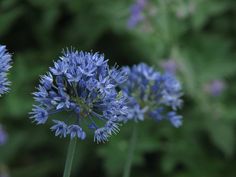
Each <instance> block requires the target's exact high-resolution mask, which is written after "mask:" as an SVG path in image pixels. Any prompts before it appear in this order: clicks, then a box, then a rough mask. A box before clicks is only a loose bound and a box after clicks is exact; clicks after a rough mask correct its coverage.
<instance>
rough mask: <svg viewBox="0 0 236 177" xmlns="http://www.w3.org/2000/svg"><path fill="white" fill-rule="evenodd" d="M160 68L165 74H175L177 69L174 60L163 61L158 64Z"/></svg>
mask: <svg viewBox="0 0 236 177" xmlns="http://www.w3.org/2000/svg"><path fill="white" fill-rule="evenodd" d="M160 66H161V67H162V68H163V69H164V71H165V72H167V73H171V74H176V71H177V69H178V65H177V63H176V61H175V60H173V59H168V60H164V61H162V62H161V63H160Z"/></svg>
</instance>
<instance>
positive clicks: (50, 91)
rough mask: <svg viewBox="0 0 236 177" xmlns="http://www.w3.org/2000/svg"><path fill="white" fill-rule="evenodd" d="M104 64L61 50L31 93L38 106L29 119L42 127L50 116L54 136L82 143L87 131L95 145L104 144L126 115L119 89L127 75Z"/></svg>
mask: <svg viewBox="0 0 236 177" xmlns="http://www.w3.org/2000/svg"><path fill="white" fill-rule="evenodd" d="M107 62H108V60H105V59H104V56H103V55H101V54H98V53H90V52H82V51H81V52H78V51H75V50H73V49H72V50H66V51H64V52H63V56H61V57H60V59H59V60H57V61H56V62H54V66H53V67H51V68H50V71H49V72H48V73H47V74H46V75H43V76H42V77H41V80H40V84H39V86H38V87H37V91H36V92H34V93H33V95H34V99H35V101H36V102H37V105H34V107H33V110H32V112H31V113H30V114H31V119H33V121H34V122H35V123H36V124H44V123H46V121H47V120H48V118H49V116H52V117H55V118H53V119H52V122H53V126H52V127H51V130H52V131H53V132H55V135H56V136H60V137H66V136H70V137H71V138H75V137H77V138H79V139H82V140H83V139H85V138H86V132H85V130H86V129H87V130H91V131H92V132H93V133H94V141H95V142H97V143H99V142H105V141H107V140H108V138H109V137H110V136H111V134H113V133H114V134H116V133H117V132H118V131H119V125H120V124H121V123H122V122H124V119H126V117H127V112H128V111H127V106H126V102H127V100H126V98H125V97H124V94H122V92H121V91H120V89H119V87H118V86H119V85H120V84H123V83H124V82H125V81H126V79H127V75H126V73H125V72H124V71H123V70H121V69H118V68H116V67H113V68H109V66H108V63H107ZM57 113H60V114H57ZM70 115H71V117H70ZM60 116H61V118H60Z"/></svg>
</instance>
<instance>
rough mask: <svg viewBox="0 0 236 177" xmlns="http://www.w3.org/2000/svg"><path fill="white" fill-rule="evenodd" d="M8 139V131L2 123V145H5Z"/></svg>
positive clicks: (0, 130) (0, 143)
mask: <svg viewBox="0 0 236 177" xmlns="http://www.w3.org/2000/svg"><path fill="white" fill-rule="evenodd" d="M7 139H8V135H7V132H6V131H5V130H4V129H3V127H2V125H1V124H0V146H1V145H4V144H5V143H6V141H7Z"/></svg>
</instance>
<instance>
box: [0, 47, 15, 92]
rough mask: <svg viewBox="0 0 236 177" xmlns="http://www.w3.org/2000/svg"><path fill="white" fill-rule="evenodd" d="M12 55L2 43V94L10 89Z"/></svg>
mask: <svg viewBox="0 0 236 177" xmlns="http://www.w3.org/2000/svg"><path fill="white" fill-rule="evenodd" d="M11 57H12V56H11V54H10V53H8V52H7V49H6V46H3V45H0V96H1V95H2V94H4V93H6V92H8V91H9V85H10V81H9V80H8V79H7V72H8V71H9V69H10V68H11V61H12V59H11Z"/></svg>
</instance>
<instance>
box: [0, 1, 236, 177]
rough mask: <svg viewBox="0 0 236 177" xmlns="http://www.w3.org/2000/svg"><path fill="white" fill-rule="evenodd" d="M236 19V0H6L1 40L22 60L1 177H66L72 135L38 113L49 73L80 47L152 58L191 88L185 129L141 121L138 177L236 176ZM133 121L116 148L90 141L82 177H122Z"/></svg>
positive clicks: (80, 160)
mask: <svg viewBox="0 0 236 177" xmlns="http://www.w3.org/2000/svg"><path fill="white" fill-rule="evenodd" d="M235 22H236V1H235V0H224V1H222V0H117V1H111V0H0V43H1V44H4V45H7V47H8V50H9V51H10V52H11V53H12V54H13V61H14V63H13V68H12V69H11V71H10V75H9V78H10V80H11V82H12V85H11V92H10V93H8V94H6V95H4V96H3V97H2V98H0V124H1V131H4V132H5V135H6V136H5V140H6V141H4V142H3V141H2V143H1V145H0V176H1V177H42V176H43V177H56V176H62V172H63V169H64V161H65V158H66V150H67V145H68V139H60V138H57V137H55V136H54V135H53V133H52V132H51V131H50V130H49V127H50V125H46V126H36V125H35V124H32V123H31V121H30V120H29V118H28V117H29V115H28V112H30V110H31V108H32V103H33V99H32V95H31V93H32V92H33V91H34V90H35V86H36V85H37V84H38V80H39V75H41V74H44V73H45V72H46V71H47V70H48V67H49V66H51V65H52V63H53V60H56V59H57V58H58V57H59V56H60V54H61V50H62V49H63V48H66V47H70V46H73V47H75V48H76V49H78V50H87V51H91V50H92V51H99V52H101V53H104V54H105V56H106V58H109V59H110V64H114V63H117V64H118V65H120V66H123V65H132V64H137V63H140V62H146V63H148V64H150V65H152V66H153V67H155V68H156V69H157V70H159V71H161V72H164V71H170V72H174V73H175V74H176V75H177V77H178V78H179V79H180V81H181V83H182V85H183V91H184V106H183V108H182V109H181V110H180V111H179V114H182V115H183V117H184V121H183V126H182V127H180V128H178V129H176V128H174V127H173V126H171V125H170V123H168V122H160V123H155V122H153V121H152V120H147V121H144V122H140V123H139V125H138V126H139V127H138V128H139V131H138V143H137V145H136V150H135V155H134V161H133V167H132V173H131V176H133V177H157V176H158V177H168V176H171V177H223V176H227V177H234V176H236V168H235V167H236V157H235V151H236V148H235V140H236V131H235V127H236V50H235V49H236V35H235V33H236V23H235ZM131 124H132V123H129V124H127V125H125V126H123V127H121V132H120V133H119V134H118V135H117V136H113V137H112V138H111V139H110V141H109V142H108V143H106V144H101V145H97V144H96V143H93V138H92V135H90V137H89V139H86V141H80V142H79V145H78V149H77V151H76V157H75V162H74V168H73V175H72V176H74V177H76V176H77V177H85V176H86V177H119V176H121V174H122V171H123V165H124V163H125V161H126V157H127V151H128V147H129V139H130V136H131V132H130V127H132V125H131ZM4 175H5V176H4Z"/></svg>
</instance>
